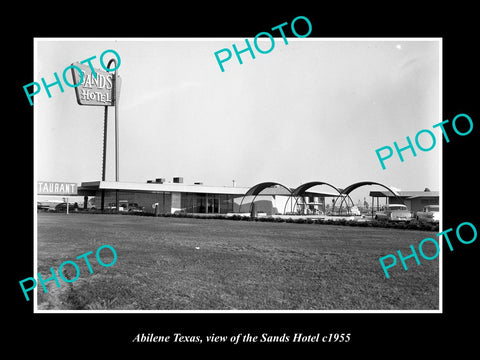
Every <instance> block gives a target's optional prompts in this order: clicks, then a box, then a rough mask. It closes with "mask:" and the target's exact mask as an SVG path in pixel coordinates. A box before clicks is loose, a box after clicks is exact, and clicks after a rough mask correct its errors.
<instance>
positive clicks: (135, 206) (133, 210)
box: [128, 203, 144, 213]
mask: <svg viewBox="0 0 480 360" xmlns="http://www.w3.org/2000/svg"><path fill="white" fill-rule="evenodd" d="M143 211H144V208H143V207H141V206H138V204H137V203H129V204H128V212H131V213H143Z"/></svg>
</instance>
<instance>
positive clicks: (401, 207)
mask: <svg viewBox="0 0 480 360" xmlns="http://www.w3.org/2000/svg"><path fill="white" fill-rule="evenodd" d="M389 208H390V210H407V207H406V206H405V205H390V206H389Z"/></svg>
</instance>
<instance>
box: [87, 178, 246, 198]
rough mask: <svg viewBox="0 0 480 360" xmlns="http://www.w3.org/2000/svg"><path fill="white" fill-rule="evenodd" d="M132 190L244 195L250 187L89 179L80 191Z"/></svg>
mask: <svg viewBox="0 0 480 360" xmlns="http://www.w3.org/2000/svg"><path fill="white" fill-rule="evenodd" d="M100 189H108V190H127V191H128V190H130V191H159V192H185V193H199V192H200V193H204V194H231V195H244V194H245V193H246V192H247V191H248V189H249V188H246V187H233V186H206V185H187V184H183V183H168V184H165V183H164V184H161V183H134V182H116V181H89V182H82V184H81V186H80V187H79V188H78V191H82V190H86V191H89V190H90V191H91V190H100Z"/></svg>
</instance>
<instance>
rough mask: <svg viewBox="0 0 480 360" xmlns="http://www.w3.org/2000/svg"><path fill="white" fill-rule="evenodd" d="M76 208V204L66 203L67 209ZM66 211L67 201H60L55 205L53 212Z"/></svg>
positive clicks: (73, 209)
mask: <svg viewBox="0 0 480 360" xmlns="http://www.w3.org/2000/svg"><path fill="white" fill-rule="evenodd" d="M77 210H78V204H77V203H75V204H72V203H68V211H69V212H70V211H77ZM66 211H67V203H60V204H58V205H56V206H55V212H66Z"/></svg>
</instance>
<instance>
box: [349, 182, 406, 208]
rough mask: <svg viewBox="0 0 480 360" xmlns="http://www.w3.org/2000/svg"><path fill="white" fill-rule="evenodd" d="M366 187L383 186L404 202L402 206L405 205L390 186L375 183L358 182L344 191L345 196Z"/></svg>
mask: <svg viewBox="0 0 480 360" xmlns="http://www.w3.org/2000/svg"><path fill="white" fill-rule="evenodd" d="M366 185H378V186H381V187H383V188H384V189H387V190H388V191H390V192H391V193H392V194H393V195H394V196H395V197H396V198H397V199H398V200H400V201H401V202H402V204H404V201H403V200H402V199H401V198H400V197H399V196H398V194H397V193H395V191H393V190H392V189H390V188H389V187H388V186H386V185H383V184H380V183H378V182H374V181H360V182H357V183H354V184H352V185H350V186H347V187H346V188H345V189H343V190H342V193H343V194H345V195H348V194H350V193H351V192H352V191H353V190H355V189H357V188H359V187H361V186H366Z"/></svg>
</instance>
